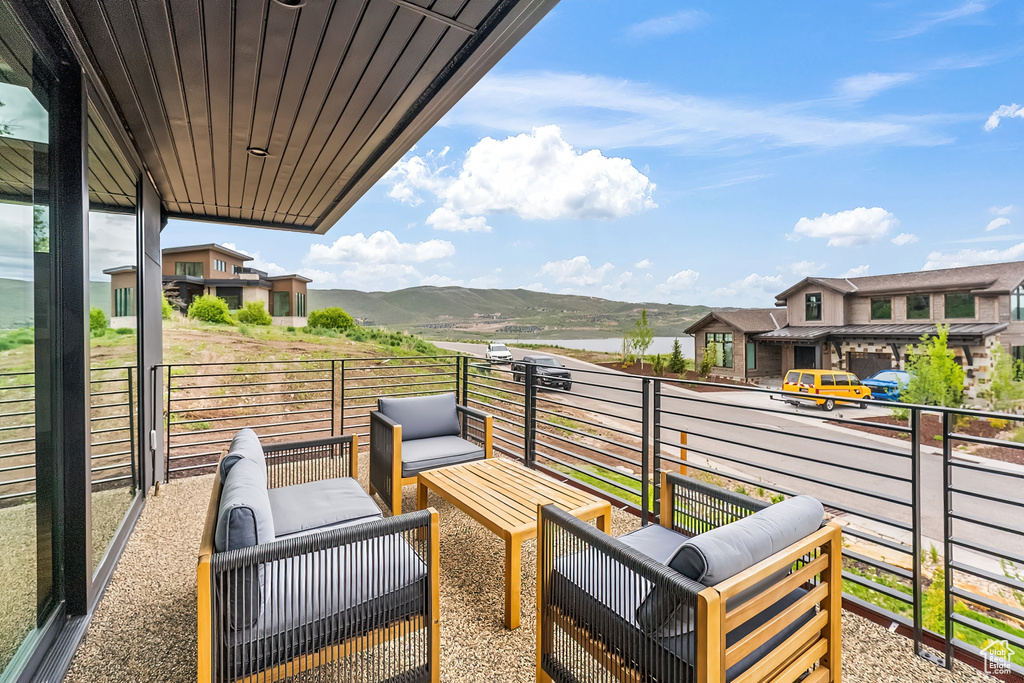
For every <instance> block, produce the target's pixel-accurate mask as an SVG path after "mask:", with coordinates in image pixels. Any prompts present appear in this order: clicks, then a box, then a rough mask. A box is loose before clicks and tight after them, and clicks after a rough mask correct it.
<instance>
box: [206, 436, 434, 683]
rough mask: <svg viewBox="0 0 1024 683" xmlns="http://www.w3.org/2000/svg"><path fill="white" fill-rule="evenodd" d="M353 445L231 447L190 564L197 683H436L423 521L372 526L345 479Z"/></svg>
mask: <svg viewBox="0 0 1024 683" xmlns="http://www.w3.org/2000/svg"><path fill="white" fill-rule="evenodd" d="M357 444H358V442H357V439H356V437H354V436H339V437H331V438H327V439H319V440H315V441H305V442H299V443H295V442H293V443H283V444H274V445H268V446H266V447H261V444H260V442H259V439H258V438H257V437H256V434H255V433H254V432H253V431H252V430H251V429H244V430H242V431H241V432H239V433H238V435H237V436H235V438H234V440H233V441H232V442H231V446H230V448H229V449H228V451H227V453H226V454H225V455H223V456H222V458H221V460H220V463H219V464H218V467H217V475H216V477H215V479H214V484H213V493H212V495H211V497H210V506H209V510H208V512H207V518H206V526H205V528H204V530H203V538H202V545H201V548H200V555H199V567H198V572H197V577H198V634H199V661H198V675H199V678H198V680H199V681H200V683H213V682H216V683H226V682H228V681H238V680H248V681H254V682H255V681H257V680H258V681H276V680H279V679H281V678H284V677H288V676H293V675H296V674H299V673H301V672H302V671H305V670H307V669H311V668H313V667H318V666H322V667H325V668H324V670H323V672H322V675H320V677H319V678H318V680H334V681H349V680H359V681H394V680H408V681H423V682H425V683H426V682H436V681H438V680H439V671H438V661H439V651H440V650H439V635H438V625H439V621H438V596H439V592H438V535H437V533H438V531H437V513H436V512H435V511H434V510H432V509H428V510H423V511H420V512H415V513H412V514H408V515H401V516H397V517H391V518H388V519H384V517H383V515H382V513H381V510H380V508H379V507H377V505H376V504H375V503H374V502H373V499H372V498H370V497H369V496H368V495H367V494H366V492H365V491H364V490H363V489H362V487H360V485H359V482H358V481H357V480H355V479H354V478H352V477H351V476H350V475H353V474H355V473H356V472H357V468H356V454H357V450H358V448H357ZM318 674H321V672H318Z"/></svg>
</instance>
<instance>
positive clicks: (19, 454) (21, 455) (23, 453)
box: [0, 451, 36, 460]
mask: <svg viewBox="0 0 1024 683" xmlns="http://www.w3.org/2000/svg"><path fill="white" fill-rule="evenodd" d="M35 454H36V452H35V451H19V452H17V453H0V460H4V459H5V458H24V457H26V456H29V455H35Z"/></svg>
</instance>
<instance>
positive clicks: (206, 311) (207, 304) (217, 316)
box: [188, 294, 233, 325]
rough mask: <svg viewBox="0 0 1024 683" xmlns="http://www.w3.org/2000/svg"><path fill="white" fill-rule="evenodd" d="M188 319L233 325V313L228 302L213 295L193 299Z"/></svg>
mask: <svg viewBox="0 0 1024 683" xmlns="http://www.w3.org/2000/svg"><path fill="white" fill-rule="evenodd" d="M188 317H190V318H193V319H194V320H202V321H204V322H208V323H218V324H221V325H231V324H233V323H232V322H231V311H230V310H228V302H227V301H224V299H221V298H220V297H219V296H214V295H213V294H204V295H203V296H197V297H196V298H195V299H192V303H191V304H189V307H188Z"/></svg>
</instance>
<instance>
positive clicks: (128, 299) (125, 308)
mask: <svg viewBox="0 0 1024 683" xmlns="http://www.w3.org/2000/svg"><path fill="white" fill-rule="evenodd" d="M111 313H112V317H115V318H124V317H128V316H134V315H136V311H135V288H134V287H118V288H117V289H115V290H114V310H113V311H112V312H111Z"/></svg>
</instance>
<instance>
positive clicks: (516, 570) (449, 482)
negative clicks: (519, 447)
mask: <svg viewBox="0 0 1024 683" xmlns="http://www.w3.org/2000/svg"><path fill="white" fill-rule="evenodd" d="M418 482H419V484H418V486H417V498H416V508H417V509H418V510H423V509H425V508H426V507H427V490H428V489H429V490H431V491H433V492H434V493H436V494H438V495H439V496H441V497H442V498H444V499H445V500H447V501H448V502H449V503H451V504H452V505H454V506H455V507H457V508H459V509H460V510H462V511H463V512H465V513H466V514H467V515H469V516H470V517H472V518H473V519H475V520H476V521H478V522H480V523H481V524H483V525H484V526H485V527H487V528H488V529H489V530H490V531H491V532H492V533H494V534H495V535H497V536H498V537H499V538H503V539H505V627H506V628H518V627H519V612H520V606H519V601H520V583H521V578H522V567H521V562H520V558H521V554H522V546H523V541H526V540H529V539H531V538H536V537H537V505H538V504H547V503H554V504H556V505H558V506H559V507H560V508H562V509H563V510H565V511H566V512H569V513H570V514H572V515H573V516H575V517H577V518H579V519H581V520H584V521H587V520H591V519H595V518H596V519H597V525H598V528H600V529H601V531H604V532H605V533H608V532H609V531H610V529H611V521H612V518H611V514H612V506H611V505H610V504H609V503H608V501H606V500H601V499H600V498H597V497H595V496H591V495H589V494H587V493H584V492H583V491H580V490H579V489H575V488H573V487H571V486H569V485H567V484H563V483H561V482H558V481H555V480H554V479H552V478H550V477H547V476H545V475H543V474H540V473H539V472H535V471H533V470H531V469H527V468H526V467H523V466H522V465H519V464H517V463H514V462H511V461H509V460H502V459H500V458H489V459H487V460H477V461H474V462H469V463H466V464H463V465H453V466H451V467H441V468H439V469H436V470H429V471H427V472H420V474H419V477H418Z"/></svg>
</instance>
